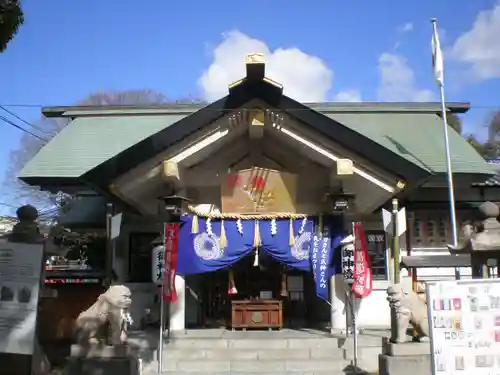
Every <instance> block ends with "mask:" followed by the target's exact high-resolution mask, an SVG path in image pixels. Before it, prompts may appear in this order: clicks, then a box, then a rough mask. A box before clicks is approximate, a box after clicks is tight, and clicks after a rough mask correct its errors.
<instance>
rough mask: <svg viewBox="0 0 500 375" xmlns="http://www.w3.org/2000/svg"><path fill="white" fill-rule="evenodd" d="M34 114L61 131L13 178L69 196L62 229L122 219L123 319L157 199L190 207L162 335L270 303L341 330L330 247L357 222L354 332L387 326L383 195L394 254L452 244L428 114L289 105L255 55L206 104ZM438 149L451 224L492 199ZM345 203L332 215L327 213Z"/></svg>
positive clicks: (433, 111)
mask: <svg viewBox="0 0 500 375" xmlns="http://www.w3.org/2000/svg"><path fill="white" fill-rule="evenodd" d="M285 89H286V88H285ZM468 109H469V104H468V103H448V104H447V110H448V111H449V112H450V113H455V114H463V113H465V112H467V111H468ZM42 112H43V114H44V115H45V116H46V117H49V118H66V119H68V120H69V124H68V125H67V126H66V127H65V128H64V129H63V130H62V131H61V132H60V133H59V134H57V135H56V136H55V137H54V138H53V139H52V140H51V141H50V142H49V143H47V144H46V145H45V146H44V147H43V148H42V149H41V150H40V151H39V152H38V154H37V155H36V156H35V157H34V158H33V159H32V160H31V161H30V162H29V163H27V165H26V166H25V167H24V169H23V170H22V171H21V173H20V176H19V178H20V179H21V180H22V181H24V182H25V183H27V184H29V185H33V186H39V187H40V188H41V189H42V190H46V191H52V192H57V191H64V192H68V193H71V194H76V197H77V198H76V199H75V201H74V202H73V205H72V209H71V210H70V212H69V213H67V214H66V215H64V216H63V217H62V218H61V223H63V224H64V225H66V226H68V227H71V226H72V225H75V226H78V227H79V228H82V227H87V228H103V227H104V226H105V225H106V223H105V209H106V205H107V203H113V205H114V207H115V212H122V213H123V216H122V225H121V231H120V235H119V237H118V238H117V240H116V244H115V251H114V254H113V257H112V259H113V270H114V271H115V273H116V275H117V278H118V280H117V281H118V282H120V283H124V284H126V285H128V286H130V288H131V290H132V292H133V303H134V305H133V309H132V314H133V316H134V319H135V320H136V321H139V320H140V318H141V314H142V312H143V310H144V309H145V308H147V307H148V306H150V304H151V301H152V300H153V299H154V296H155V295H156V293H157V289H158V286H157V285H156V284H155V280H154V270H152V264H153V263H154V260H153V259H152V251H153V250H152V242H153V241H154V240H155V239H157V238H158V236H159V235H160V234H161V233H162V228H163V227H162V224H163V223H162V221H161V220H160V219H159V216H158V215H159V212H161V209H162V205H163V202H162V201H161V199H159V198H161V197H166V196H172V195H176V196H182V197H186V198H187V199H189V206H186V207H185V215H183V226H182V228H181V233H180V237H179V247H178V252H179V265H178V272H177V276H176V278H175V287H176V291H177V294H178V301H177V302H175V303H172V304H171V305H170V312H171V314H170V324H171V329H172V330H184V329H188V328H203V327H214V326H231V323H228V319H229V320H230V319H231V318H230V317H229V316H230V315H231V304H232V303H233V302H234V301H243V302H244V301H280V306H281V307H280V309H281V310H280V311H281V313H282V315H283V316H282V317H280V319H282V325H283V326H285V327H286V326H293V327H326V328H331V329H333V330H342V329H344V328H345V324H346V318H345V288H346V287H345V284H344V280H343V276H342V274H341V272H340V271H339V269H340V265H339V264H338V263H339V262H340V261H339V256H338V249H336V248H334V247H337V248H338V245H339V243H338V241H337V240H338V239H339V238H341V237H342V233H345V232H346V231H349V230H350V228H351V227H352V223H353V222H358V221H360V222H362V223H363V226H364V230H365V233H366V237H367V240H368V253H369V256H370V261H371V266H372V270H373V291H372V293H371V294H370V295H369V296H368V297H367V298H364V299H362V300H361V301H360V304H359V311H358V322H359V324H360V326H361V327H365V328H368V327H388V326H389V325H390V314H389V307H388V304H387V301H386V292H385V291H386V288H387V287H388V285H389V278H390V275H389V270H390V267H389V256H388V249H387V247H388V244H387V240H386V235H385V232H384V229H383V225H382V215H381V209H382V208H385V209H388V210H390V207H391V201H392V199H393V198H397V199H398V200H399V206H400V207H405V208H406V211H407V217H406V222H405V224H406V231H405V233H404V234H403V235H402V236H401V240H400V246H401V252H402V253H403V254H405V255H406V254H408V255H410V254H439V253H443V252H445V253H446V243H450V242H451V230H450V229H451V226H450V220H449V214H448V210H449V208H448V207H449V204H448V191H447V178H446V162H445V150H444V140H443V129H442V119H441V117H440V112H441V108H440V104H439V103H363V102H362V103H300V102H298V101H296V100H294V99H292V98H290V97H287V96H286V95H284V94H283V87H282V86H281V85H280V84H279V83H278V82H275V81H273V80H272V77H266V75H265V61H264V60H263V58H262V56H261V55H258V54H254V55H249V56H248V57H247V59H246V76H245V77H241V80H239V81H237V82H235V83H233V84H232V85H230V86H229V88H228V93H227V95H226V96H225V97H223V98H221V99H219V100H217V101H216V102H213V103H210V104H208V105H206V106H203V105H198V104H183V105H181V104H168V105H161V106H119V107H115V106H69V107H48V108H43V110H42ZM449 139H450V149H451V155H452V169H453V177H454V181H455V186H456V188H455V195H456V208H457V215H458V221H459V224H460V222H462V221H463V220H466V219H467V217H468V214H469V212H471V210H473V209H474V208H475V207H476V206H477V205H478V203H481V202H483V201H484V200H492V201H498V200H500V199H498V197H497V196H498V195H499V194H498V193H496V190H495V189H490V188H487V187H488V186H486V187H485V185H484V184H482V183H483V182H484V181H487V180H488V178H490V177H491V176H492V175H493V174H494V173H495V171H494V169H493V167H492V166H491V165H488V164H487V163H486V162H485V160H484V159H483V158H482V157H481V156H480V155H479V154H478V153H477V152H476V151H475V150H474V148H473V147H472V146H470V145H469V144H468V142H467V141H466V140H465V139H464V138H463V137H461V136H460V135H459V134H458V133H456V132H455V131H454V130H452V129H451V128H450V131H449ZM478 183H479V185H478ZM344 198H345V199H346V200H347V201H348V208H347V209H346V210H343V211H342V210H339V209H338V207H336V204H337V203H338V202H339V199H344ZM83 224H84V225H83ZM327 227H328V233H329V236H330V239H331V243H330V244H329V246H332V254H331V258H330V259H328V265H326V266H327V267H328V269H329V270H330V271H331V272H330V273H329V274H328V275H329V277H330V276H331V277H330V280H328V281H327V284H328V285H325V290H326V291H327V292H325V293H327V294H326V295H323V297H324V299H326V300H327V301H324V300H323V299H322V298H319V297H318V295H319V294H318V293H319V292H318V283H317V282H315V280H316V279H315V278H314V277H313V276H314V275H313V272H311V261H312V260H311V259H310V258H311V257H312V255H311V254H312V251H313V250H314V249H313V248H314V246H316V245H315V244H314V233H317V232H318V230H319V231H323V230H324V228H327ZM322 233H324V232H322ZM336 241H337V242H336ZM334 243H335V244H334ZM104 251H105V250H104V249H103V252H104ZM326 266H325V267H326ZM462 271H463V275H470V273H468V272H469V270H468V269H464V270H462ZM426 272H427V273H426V274H425V275H424V277H427V278H433V277H435V278H443V277H453V270H442V269H441V270H427V271H426ZM318 277H319V276H318ZM403 282H404V283H408V284H409V285H411V277H409V276H407V275H406V274H403ZM321 287H322V286H321ZM232 288H234V290H231V289H232ZM325 296H326V297H325ZM281 303H282V305H281ZM228 317H229V318H228ZM233 319H234V317H233ZM233 324H234V322H233Z"/></svg>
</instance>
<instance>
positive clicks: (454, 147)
mask: <svg viewBox="0 0 500 375" xmlns="http://www.w3.org/2000/svg"><path fill="white" fill-rule="evenodd" d="M252 98H259V99H261V100H263V101H264V102H266V103H268V104H269V106H270V108H276V109H278V110H282V111H284V112H287V113H288V114H289V116H290V117H292V118H294V119H295V120H298V121H299V122H301V123H303V124H305V125H308V126H311V127H313V128H315V130H317V131H319V132H320V133H322V134H323V135H324V136H325V137H330V138H331V139H332V140H334V141H336V142H339V143H340V144H342V145H344V146H345V147H346V148H347V149H350V150H352V151H354V152H355V153H357V154H359V155H361V156H362V157H364V158H366V159H367V160H370V161H372V162H373V163H374V164H376V165H380V166H382V167H384V168H386V169H388V170H391V171H394V172H395V174H397V175H399V176H401V177H403V178H405V179H406V180H407V181H410V183H417V181H419V183H421V182H422V181H424V180H425V179H427V178H429V177H430V176H432V175H434V174H439V173H444V172H445V171H446V163H445V152H444V142H443V136H442V120H441V118H440V117H439V113H440V105H439V103H308V104H303V103H299V102H297V101H295V100H293V99H291V98H288V97H286V96H285V95H282V92H281V91H280V90H278V89H277V88H275V87H270V84H268V83H266V82H264V81H262V82H249V83H244V84H242V85H239V86H238V87H236V88H235V89H234V90H233V92H231V93H230V94H229V95H228V96H226V97H224V98H222V99H220V100H218V101H217V102H214V103H212V104H210V105H207V106H202V105H200V104H173V105H165V106H149V107H144V106H141V107H137V106H128V107H116V106H106V107H95V106H87V107H51V108H44V109H43V113H44V115H45V116H48V117H57V116H62V117H70V118H71V119H72V121H71V122H70V123H69V124H68V126H66V127H65V128H64V129H63V130H62V131H61V132H60V133H59V134H58V135H57V136H56V137H54V138H53V139H52V140H51V141H50V142H49V143H48V144H47V145H45V146H44V147H43V148H42V149H41V150H40V152H39V153H38V154H37V155H36V156H35V157H34V158H33V159H32V160H31V161H30V162H29V163H28V164H27V165H26V166H25V167H24V168H23V170H22V171H21V173H20V176H19V177H20V179H21V180H23V181H24V182H26V183H28V184H32V185H41V186H47V185H50V184H52V185H54V184H65V183H67V184H70V183H76V182H78V181H80V182H81V181H86V182H92V183H93V182H95V181H101V180H102V181H103V185H102V186H101V187H103V188H104V187H105V186H108V185H109V183H110V181H111V178H115V177H117V176H118V175H120V174H122V173H124V172H126V171H127V170H129V169H130V168H133V167H134V166H137V165H138V164H139V163H140V162H143V161H145V160H148V158H151V157H153V156H154V155H156V154H157V153H159V152H161V151H162V150H165V149H166V148H168V147H170V146H172V145H173V144H175V143H176V142H178V141H180V140H181V139H183V138H184V137H186V136H187V135H189V134H192V133H193V132H196V131H199V130H201V129H203V127H204V126H207V125H208V124H210V123H211V122H213V121H215V120H217V119H218V118H220V117H221V116H223V115H224V114H226V113H227V112H228V111H232V110H236V109H238V108H240V107H241V106H242V105H243V104H244V103H245V102H247V101H248V100H251V99H252ZM447 106H448V110H449V111H450V112H455V113H464V112H466V111H467V110H468V109H469V105H468V104H467V103H448V104H447ZM450 148H451V152H452V167H453V172H454V173H465V174H479V175H486V176H485V178H487V177H488V176H489V175H491V174H493V172H492V170H491V167H490V166H489V165H488V164H487V163H486V162H485V161H484V159H482V157H481V156H480V155H479V154H478V153H477V152H476V151H475V150H474V149H473V148H472V146H470V145H469V144H468V142H467V141H466V140H465V139H464V138H462V137H461V136H460V135H459V134H458V133H456V132H455V131H451V132H450Z"/></svg>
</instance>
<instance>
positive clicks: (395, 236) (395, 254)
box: [392, 198, 399, 284]
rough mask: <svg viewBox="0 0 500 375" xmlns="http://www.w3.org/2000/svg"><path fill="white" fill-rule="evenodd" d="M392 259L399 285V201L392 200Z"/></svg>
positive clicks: (395, 280) (395, 278)
mask: <svg viewBox="0 0 500 375" xmlns="http://www.w3.org/2000/svg"><path fill="white" fill-rule="evenodd" d="M392 258H393V271H394V284H398V283H399V233H398V200H397V199H396V198H394V199H393V200H392Z"/></svg>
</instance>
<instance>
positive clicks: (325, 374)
mask: <svg viewBox="0 0 500 375" xmlns="http://www.w3.org/2000/svg"><path fill="white" fill-rule="evenodd" d="M162 374H163V375H199V374H200V373H199V372H189V371H164V372H162ZM203 374H204V375H222V374H228V373H227V372H204V373H203ZM231 374H237V375H290V372H288V371H281V372H279V371H278V372H276V371H273V372H231ZM292 374H293V375H370V373H368V372H366V371H363V370H360V371H347V372H346V371H333V372H332V371H304V372H301V371H298V372H293V373H292ZM143 375H157V373H156V370H155V371H154V372H149V373H146V372H144V373H143Z"/></svg>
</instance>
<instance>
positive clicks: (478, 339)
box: [426, 279, 500, 375]
mask: <svg viewBox="0 0 500 375" xmlns="http://www.w3.org/2000/svg"><path fill="white" fill-rule="evenodd" d="M426 293H427V301H428V305H427V308H428V316H429V326H430V337H431V359H432V361H431V363H432V365H431V366H432V371H433V374H435V375H447V374H450V375H451V374H458V373H459V374H463V375H469V374H470V375H482V374H484V375H487V374H498V373H500V279H484V280H481V279H478V280H458V281H440V282H433V283H427V288H426Z"/></svg>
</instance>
